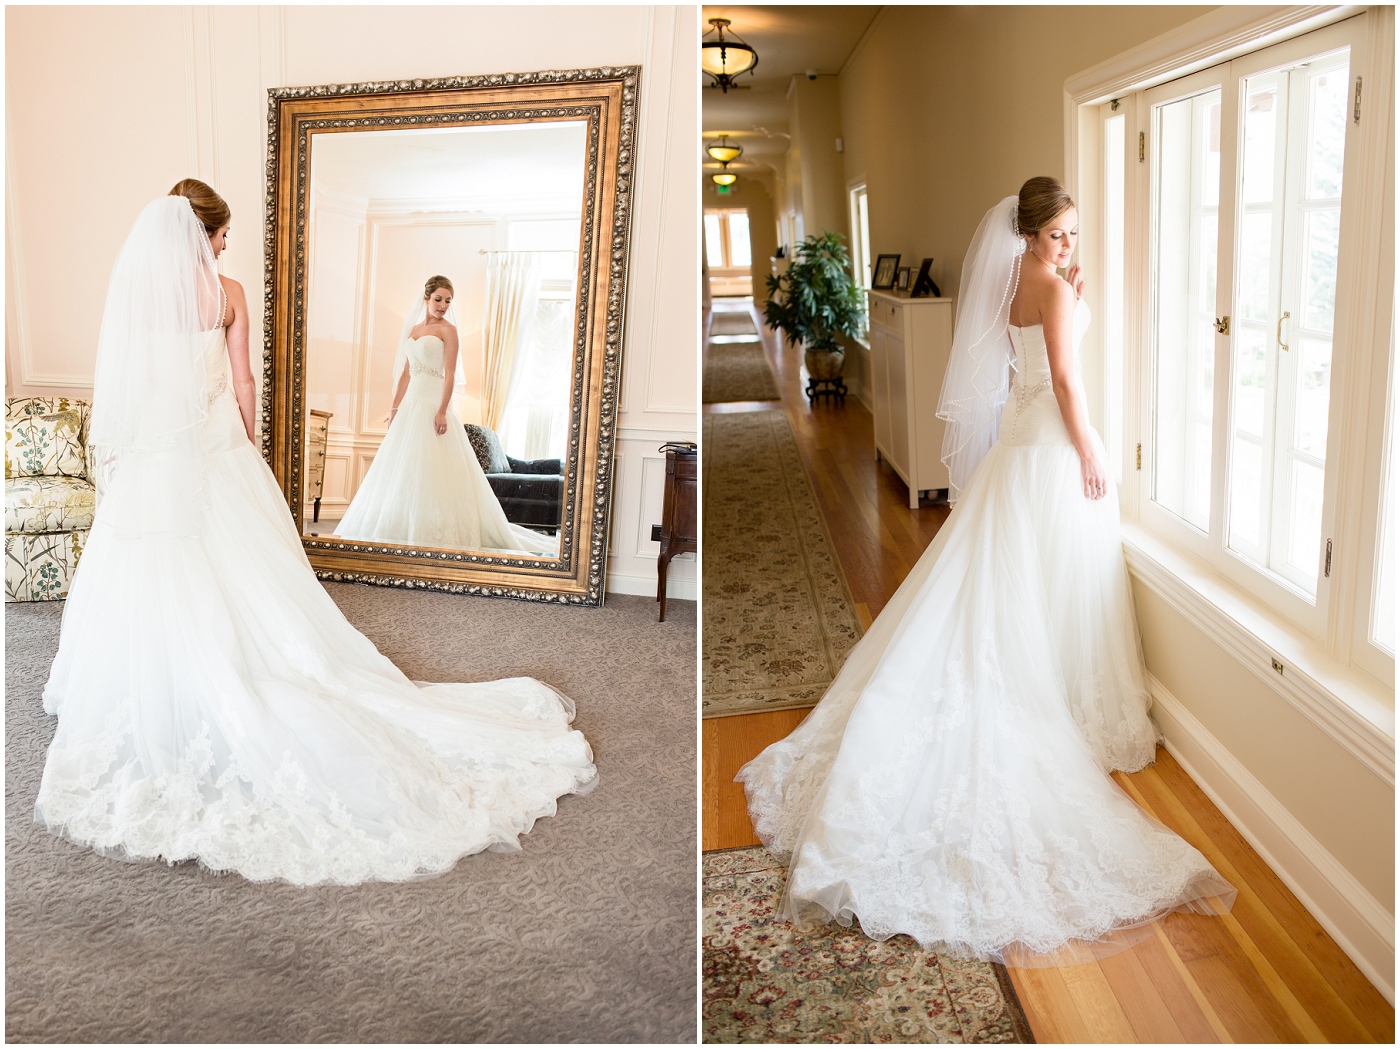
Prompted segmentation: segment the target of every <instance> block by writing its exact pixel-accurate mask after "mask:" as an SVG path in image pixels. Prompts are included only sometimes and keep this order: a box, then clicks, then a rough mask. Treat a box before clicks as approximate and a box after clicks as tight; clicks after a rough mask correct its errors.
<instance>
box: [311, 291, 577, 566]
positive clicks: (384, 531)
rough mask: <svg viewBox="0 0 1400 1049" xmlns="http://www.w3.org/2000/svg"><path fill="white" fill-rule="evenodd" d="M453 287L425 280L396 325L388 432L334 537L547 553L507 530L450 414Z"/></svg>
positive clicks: (549, 549)
mask: <svg viewBox="0 0 1400 1049" xmlns="http://www.w3.org/2000/svg"><path fill="white" fill-rule="evenodd" d="M452 295H453V289H452V282H451V281H450V280H448V279H447V278H446V277H440V276H439V277H432V278H430V279H429V280H428V283H427V285H426V286H425V288H424V291H423V299H422V301H421V302H419V303H418V304H417V305H416V306H415V308H414V309H412V310H410V311H409V314H408V316H407V317H406V318H405V320H404V328H403V334H402V337H401V338H400V339H399V350H398V354H397V356H396V357H395V358H394V370H393V375H394V401H393V407H392V408H390V410H389V431H388V433H387V434H385V436H384V440H383V442H382V443H381V444H380V445H379V450H378V452H377V453H376V454H375V456H374V460H373V461H372V462H371V463H370V466H369V470H368V471H367V472H366V473H365V479H364V481H362V482H361V484H360V487H359V490H358V491H356V493H355V497H354V499H353V500H351V502H350V507H349V509H348V510H346V512H345V517H344V518H343V519H342V520H341V522H340V527H339V528H338V529H337V530H336V535H338V536H339V537H340V538H342V539H368V540H376V541H379V542H386V543H404V544H407V545H410V546H428V547H438V548H445V549H453V550H509V551H520V552H526V553H539V554H544V553H549V554H553V553H554V552H555V550H556V544H557V542H558V540H556V539H551V538H548V537H546V536H543V535H540V534H539V533H538V532H532V531H531V530H530V529H528V528H522V527H520V526H519V525H515V524H511V523H510V521H508V520H506V515H505V511H504V510H502V509H501V504H500V502H499V500H497V498H496V494H495V492H493V491H492V490H491V485H490V482H488V481H487V479H486V474H485V473H484V472H483V471H482V469H481V464H480V463H479V462H478V461H477V457H476V453H475V452H474V451H473V450H472V446H471V442H470V441H469V440H468V438H467V434H466V430H465V429H464V428H463V426H462V421H461V419H460V418H458V416H457V413H456V411H455V410H453V407H452V394H453V389H454V386H456V385H460V384H461V382H462V378H461V370H462V365H461V356H460V354H459V353H458V349H459V347H458V341H457V325H456V317H455V316H454V315H453V313H452Z"/></svg>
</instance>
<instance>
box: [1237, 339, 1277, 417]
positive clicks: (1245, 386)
mask: <svg viewBox="0 0 1400 1049" xmlns="http://www.w3.org/2000/svg"><path fill="white" fill-rule="evenodd" d="M1266 350H1267V347H1266V346H1265V342H1264V333H1263V332H1262V331H1260V330H1259V329H1257V328H1253V329H1251V328H1241V329H1240V331H1239V332H1237V333H1236V335H1235V430H1236V431H1238V432H1243V433H1247V434H1249V435H1250V436H1251V437H1254V438H1262V437H1263V436H1264V422H1265V418H1266V411H1267V406H1266V402H1265V398H1266V397H1267V396H1268V390H1267V388H1266V386H1267V382H1268V367H1269V365H1268V361H1267V359H1266V357H1265V353H1266Z"/></svg>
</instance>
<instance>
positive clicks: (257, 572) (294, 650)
mask: <svg viewBox="0 0 1400 1049" xmlns="http://www.w3.org/2000/svg"><path fill="white" fill-rule="evenodd" d="M206 438H207V439H206V448H205V477H204V487H203V496H204V498H205V499H206V500H207V510H206V513H205V515H204V521H203V525H202V527H201V529H200V530H199V532H198V534H193V535H185V536H181V537H176V538H169V537H165V538H160V539H155V538H152V537H131V536H126V535H120V536H119V535H117V534H115V532H114V530H113V529H112V528H111V527H110V526H108V525H107V524H105V523H104V521H103V515H102V513H101V511H100V510H99V513H98V517H97V521H96V523H95V524H94V527H93V530H92V533H91V536H90V539H89V543H88V546H87V548H86V549H85V551H84V553H83V559H82V562H81V564H80V565H79V568H78V571H77V574H76V576H75V578H74V581H73V585H72V588H71V591H70V594H69V598H68V603H67V607H66V608H65V609H64V615H63V628H62V635H61V638H60V642H59V651H58V655H57V658H56V659H55V660H54V665H53V669H52V672H51V674H50V678H49V681H48V684H47V686H46V688H45V690H44V708H45V710H47V711H48V712H49V713H51V714H57V715H58V718H59V720H58V728H57V732H56V734H55V736H54V740H53V743H52V745H51V746H50V748H49V752H48V756H47V760H46V762H45V766H44V774H43V779H42V782H41V784H40V788H39V796H38V802H37V805H36V809H35V814H36V818H37V819H38V820H39V821H40V822H42V823H44V824H46V825H47V826H48V828H49V829H50V830H51V831H53V832H54V833H57V834H61V835H63V836H65V837H67V838H69V839H71V840H73V841H75V842H77V843H79V844H82V845H86V846H89V847H91V848H94V849H97V850H99V851H102V852H104V853H106V854H109V855H112V856H116V857H121V858H125V859H133V860H134V859H143V858H156V857H159V858H161V859H164V860H166V861H168V862H172V863H173V862H176V861H180V860H191V859H193V860H198V861H199V862H200V863H201V864H203V865H204V866H206V867H208V868H211V869H213V870H218V871H236V872H238V873H239V874H242V875H243V876H245V877H247V878H249V879H253V880H258V881H261V880H269V879H282V880H285V881H289V882H292V883H295V884H299V885H312V884H318V883H338V884H354V883H357V882H362V881H366V880H391V881H396V880H404V879H409V878H414V877H421V876H425V875H429V874H434V873H438V872H441V871H443V870H446V869H447V868H448V867H450V866H451V865H452V864H453V863H454V862H455V861H456V860H457V859H458V858H459V857H461V856H464V855H466V854H469V853H474V852H478V851H481V850H483V849H497V850H508V849H518V848H519V847H520V846H519V841H518V838H519V835H521V834H523V833H525V832H527V831H529V830H530V828H531V826H532V825H533V824H534V821H535V820H536V819H538V818H539V817H541V816H548V815H552V814H553V813H554V812H555V806H556V799H557V798H558V797H559V796H561V795H564V794H569V793H585V792H586V791H587V790H589V789H590V788H591V787H592V785H593V783H594V782H595V779H596V772H595V769H594V766H593V761H592V752H591V750H590V749H589V745H588V742H587V741H586V740H585V739H584V737H583V735H582V734H581V733H579V732H577V731H575V730H573V729H571V728H570V722H571V721H572V720H573V717H574V706H573V703H572V702H571V701H570V700H569V699H567V698H566V697H564V696H562V695H560V694H559V693H557V692H556V691H555V690H554V689H552V688H550V687H549V686H548V685H545V684H543V683H542V682H539V681H536V680H534V679H532V678H509V679H504V680H500V681H488V682H481V683H476V684H424V683H415V682H413V681H410V680H409V679H408V678H406V677H405V676H404V675H403V674H402V673H401V672H400V671H399V670H398V669H397V668H396V667H395V666H394V665H393V664H392V663H391V662H390V661H389V660H388V659H386V658H385V657H384V656H382V655H380V654H379V652H378V651H377V650H376V649H375V647H374V645H373V644H371V643H370V641H369V640H368V639H366V638H365V637H364V636H363V635H362V634H360V633H359V632H358V631H356V630H355V629H354V628H353V627H351V626H350V624H349V623H348V622H346V620H345V618H344V617H343V616H342V615H341V613H340V611H339V609H338V608H337V607H336V605H335V603H334V602H333V601H332V600H331V598H330V596H329V595H328V594H327V593H326V592H325V590H324V589H323V588H322V587H321V585H320V584H319V583H318V582H317V581H316V579H315V577H314V576H313V574H312V572H311V570H310V566H309V564H308V563H307V560H306V557H305V554H304V553H303V552H302V548H301V543H300V541H299V539H298V537H297V535H296V532H295V529H294V528H293V526H292V524H291V520H290V517H289V515H288V513H287V507H286V503H285V502H284V501H283V500H282V497H281V494H280V492H279V491H278V489H277V486H276V482H275V481H274V480H273V477H272V474H271V472H270V471H269V470H268V468H267V466H266V465H265V464H264V463H263V461H262V459H261V458H260V457H259V455H258V453H257V452H256V451H255V450H254V448H253V446H252V445H251V444H250V443H249V442H248V440H247V438H246V437H245V436H244V435H243V432H242V426H241V423H240V421H239V419H238V410H237V406H236V403H235V402H234V400H233V395H232V393H231V392H228V393H225V394H224V395H223V396H222V397H221V398H219V399H218V400H217V401H216V402H215V403H214V405H213V407H212V409H211V415H210V418H209V420H208V422H207V423H206ZM122 481H123V479H122V477H121V473H120V467H119V468H118V473H117V477H116V480H115V481H114V482H113V484H114V485H119V484H121V483H122Z"/></svg>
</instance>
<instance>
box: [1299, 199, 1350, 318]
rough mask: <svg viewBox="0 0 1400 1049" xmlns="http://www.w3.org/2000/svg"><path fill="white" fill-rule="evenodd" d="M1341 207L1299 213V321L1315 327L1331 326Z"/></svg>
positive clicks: (1334, 299) (1334, 298)
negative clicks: (1301, 268)
mask: <svg viewBox="0 0 1400 1049" xmlns="http://www.w3.org/2000/svg"><path fill="white" fill-rule="evenodd" d="M1341 222H1342V209H1341V208H1340V207H1336V208H1326V209H1323V210H1321V211H1308V212H1307V213H1306V215H1304V217H1303V243H1304V244H1306V245H1307V254H1306V255H1305V256H1304V260H1303V264H1304V266H1305V267H1306V273H1305V274H1304V277H1303V324H1304V326H1305V327H1308V328H1312V329H1314V330H1316V331H1327V332H1330V331H1331V330H1332V303H1333V302H1334V301H1336V298H1337V240H1338V237H1339V235H1340V233H1341Z"/></svg>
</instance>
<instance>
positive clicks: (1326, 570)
mask: <svg viewBox="0 0 1400 1049" xmlns="http://www.w3.org/2000/svg"><path fill="white" fill-rule="evenodd" d="M1322 574H1323V575H1324V576H1330V575H1331V574H1332V540H1330V539H1329V540H1327V560H1326V561H1324V562H1323V565H1322Z"/></svg>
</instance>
